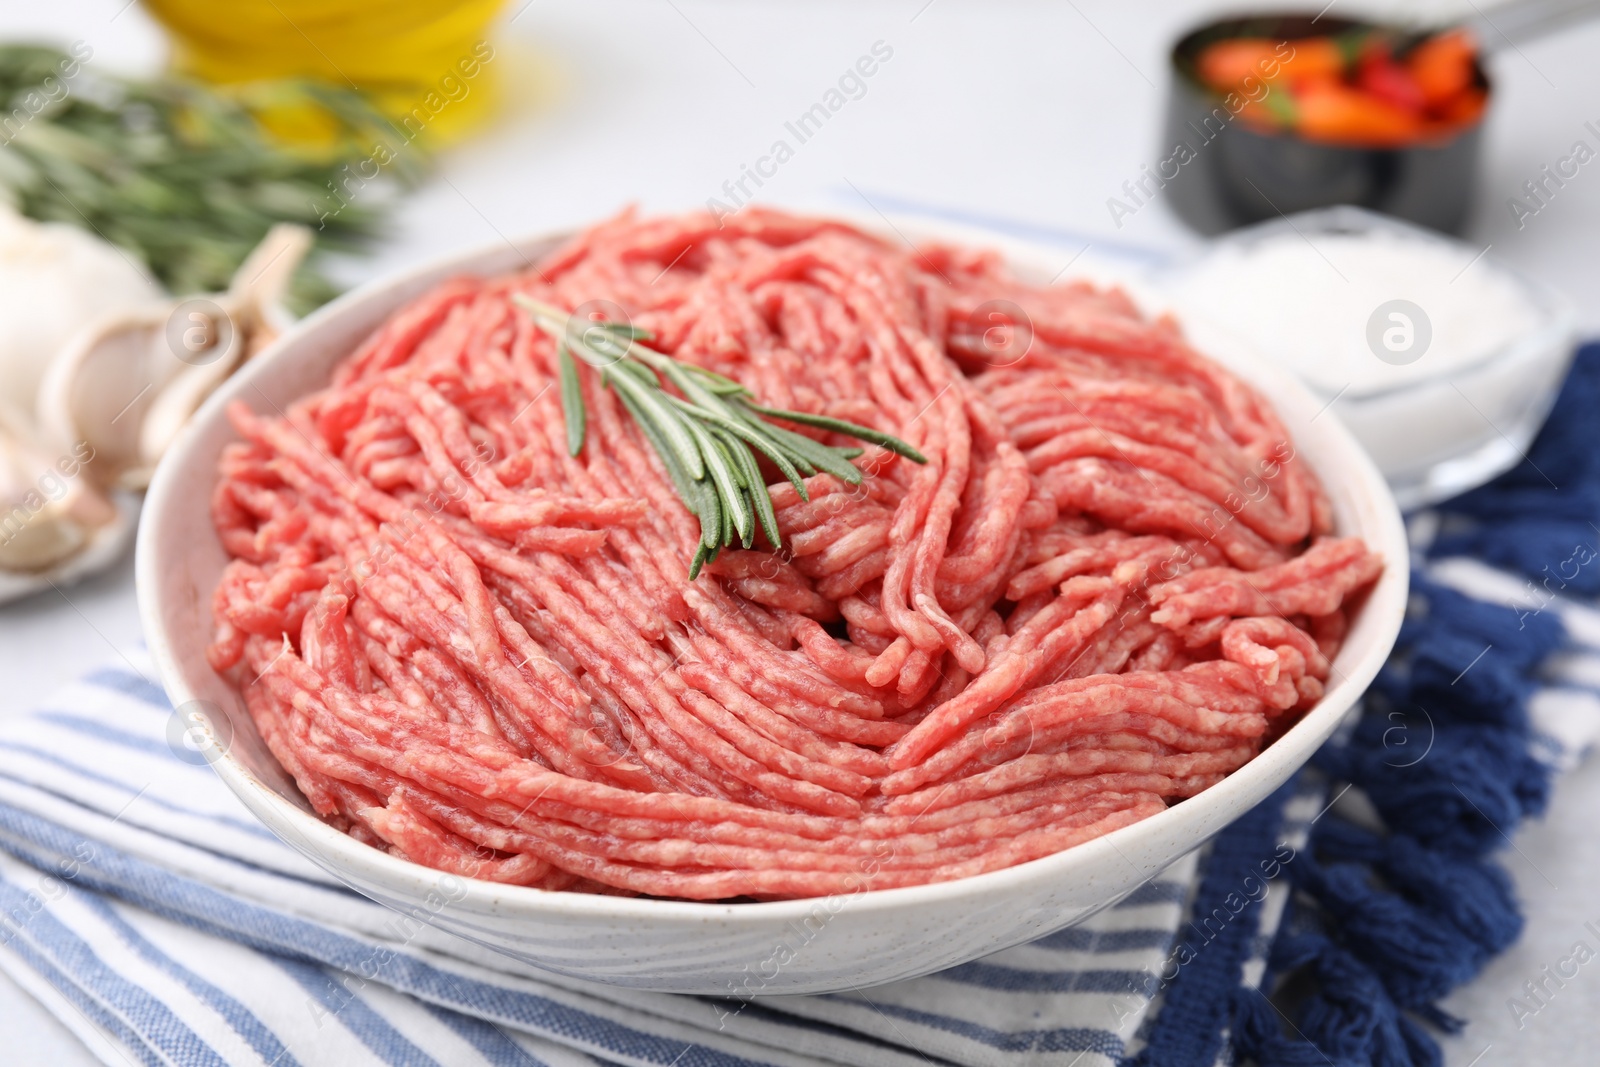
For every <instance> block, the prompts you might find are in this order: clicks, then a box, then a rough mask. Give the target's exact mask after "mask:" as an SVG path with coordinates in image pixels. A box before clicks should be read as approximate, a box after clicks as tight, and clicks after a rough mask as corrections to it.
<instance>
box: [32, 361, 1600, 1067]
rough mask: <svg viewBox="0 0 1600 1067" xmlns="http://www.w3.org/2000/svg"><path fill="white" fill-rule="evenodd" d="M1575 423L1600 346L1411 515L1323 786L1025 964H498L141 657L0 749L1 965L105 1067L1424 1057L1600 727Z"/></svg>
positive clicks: (1515, 918) (1319, 781) (1584, 444)
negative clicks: (322, 851) (1406, 571)
mask: <svg viewBox="0 0 1600 1067" xmlns="http://www.w3.org/2000/svg"><path fill="white" fill-rule="evenodd" d="M1597 406H1600V345H1597V346H1590V347H1589V348H1587V349H1585V350H1584V351H1583V352H1582V353H1580V355H1579V357H1578V360H1577V363H1576V365H1575V368H1574V370H1573V373H1572V376H1571V379H1570V380H1569V381H1568V383H1567V386H1566V389H1565V391H1564V393H1563V394H1562V397H1561V399H1560V401H1559V402H1558V404H1557V406H1556V409H1555V412H1554V414H1553V415H1552V417H1551V420H1550V424H1549V426H1548V427H1547V428H1546V430H1545V432H1544V433H1543V435H1542V436H1541V437H1540V439H1539V441H1538V442H1537V443H1536V445H1535V446H1534V448H1533V450H1532V452H1531V454H1530V456H1529V458H1528V461H1527V462H1526V463H1525V464H1523V466H1521V467H1519V468H1518V469H1517V470H1515V471H1512V472H1511V473H1509V474H1507V475H1506V476H1505V477H1503V478H1501V479H1499V480H1497V481H1496V482H1495V483H1493V484H1492V485H1490V486H1487V487H1485V488H1483V489H1479V490H1477V491H1475V492H1473V493H1470V494H1468V495H1466V496H1464V497H1462V498H1460V499H1458V500H1456V501H1452V502H1451V503H1450V504H1449V505H1447V506H1445V507H1442V508H1439V509H1437V510H1436V511H1434V512H1430V513H1427V514H1424V515H1420V516H1416V517H1414V518H1413V526H1412V529H1413V541H1414V544H1415V545H1419V546H1425V547H1422V548H1419V549H1418V550H1417V554H1416V559H1415V561H1414V564H1415V568H1416V573H1415V576H1414V581H1413V590H1414V596H1413V603H1412V605H1411V611H1410V617H1409V620H1408V622H1407V624H1406V626H1405V628H1404V630H1403V632H1402V634H1401V639H1400V642H1399V645H1398V647H1397V648H1396V651H1395V654H1394V656H1393V657H1391V659H1390V661H1389V663H1388V664H1387V666H1386V667H1385V668H1384V670H1383V672H1382V673H1381V674H1380V676H1379V678H1378V680H1377V682H1376V683H1375V684H1374V686H1373V688H1372V690H1371V692H1370V693H1369V694H1368V697H1367V698H1366V701H1365V707H1364V711H1363V714H1362V716H1361V717H1360V719H1359V720H1357V721H1356V722H1354V723H1352V724H1351V725H1350V727H1349V728H1348V729H1347V730H1345V731H1344V732H1343V733H1342V734H1341V735H1340V736H1339V737H1338V738H1336V739H1335V741H1334V742H1332V743H1330V744H1329V745H1328V746H1326V747H1325V748H1324V749H1323V750H1322V751H1321V752H1319V753H1318V755H1317V756H1316V758H1315V759H1314V761H1313V766H1311V767H1309V768H1307V769H1306V770H1304V771H1303V772H1302V773H1301V774H1299V775H1297V776H1296V778H1295V779H1293V780H1292V781H1290V782H1289V783H1287V784H1286V785H1285V786H1284V787H1283V788H1282V789H1280V790H1279V791H1278V792H1277V793H1276V794H1274V796H1272V797H1271V798H1269V799H1268V800H1267V801H1266V802H1264V803H1263V804H1261V805H1260V806H1258V807H1257V808H1256V809H1255V810H1253V811H1251V812H1249V813H1247V814H1246V815H1245V816H1244V817H1243V818H1241V819H1239V820H1238V821H1237V822H1236V823H1234V824H1233V825H1232V826H1231V827H1229V828H1228V829H1227V830H1225V831H1224V832H1223V833H1222V834H1221V835H1219V836H1218V838H1217V839H1216V841H1215V842H1213V844H1212V845H1211V846H1210V847H1209V848H1208V849H1207V850H1206V851H1205V852H1204V853H1203V854H1202V855H1191V856H1188V857H1185V858H1184V859H1182V860H1180V861H1179V862H1178V863H1176V864H1175V865H1174V866H1173V867H1172V868H1169V869H1168V870H1167V871H1165V872H1163V873H1162V874H1161V875H1160V876H1158V877H1157V878H1156V879H1153V880H1152V881H1150V882H1148V883H1146V884H1145V885H1144V886H1142V887H1140V888H1139V889H1138V890H1136V891H1135V892H1134V893H1133V894H1132V895H1131V896H1130V897H1129V898H1127V899H1126V900H1124V901H1123V902H1122V903H1121V904H1119V905H1117V906H1116V907H1114V908H1111V909H1108V910H1106V911H1104V912H1102V913H1101V914H1099V915H1097V916H1094V917H1092V918H1091V919H1090V920H1089V921H1088V922H1086V923H1084V924H1083V925H1080V926H1078V927H1074V928H1073V929H1070V930H1065V931H1062V932H1060V933H1058V934H1054V935H1051V936H1050V937H1046V938H1042V939H1041V940H1039V941H1037V942H1035V943H1033V944H1031V945H1024V946H1020V947H1018V948H1014V949H1008V950H1006V951H1005V952H1003V953H998V954H996V955H995V956H992V957H990V958H988V959H985V960H979V961H975V962H973V963H969V964H965V965H962V966H960V967H956V968H953V969H951V970H950V971H946V972H943V973H941V974H937V975H932V976H929V977H927V978H922V979H917V980H914V981H910V982H902V983H896V984H894V985H891V986H884V987H879V988H876V989H872V990H866V991H857V992H856V993H853V994H849V995H842V996H827V997H784V998H762V999H758V1000H755V1001H751V1002H748V1003H740V1002H739V1001H735V1000H707V999H700V998H693V997H680V996H673V995H668V994H651V993H637V992H629V991H624V990H617V989H611V988H607V987H602V986H595V985H593V984H590V983H584V982H577V981H572V980H567V979H559V978H553V977H551V976H547V975H541V974H539V973H538V972H533V971H529V970H527V969H524V968H518V967H516V966H514V965H512V964H510V963H509V962H508V961H506V960H504V959H502V958H499V957H496V956H495V955H494V954H492V953H489V952H487V951H485V950H483V949H480V948H477V947H475V946H471V945H468V944H466V943H465V942H461V941H459V940H457V939H454V938H451V937H449V936H448V935H445V934H442V933H441V932H439V931H436V930H434V929H432V928H431V927H428V926H427V925H426V924H425V923H423V922H420V921H418V920H417V919H416V918H413V917H408V916H402V915H398V914H396V913H393V912H390V911H388V910H387V909H385V908H383V907H382V906H380V905H377V904H374V903H372V902H371V901H368V900H366V899H365V898H362V897H360V896H358V895H356V894H354V893H351V892H350V891H348V890H346V889H344V888H343V887H342V886H339V885H338V884H337V883H334V882H332V881H331V880H329V879H328V878H327V877H326V876H325V875H323V874H322V873H321V872H319V871H317V870H315V869H313V868H311V867H310V866H309V864H307V863H306V862H305V861H304V860H303V859H301V858H300V857H299V856H298V855H297V854H295V853H293V852H292V851H291V850H289V849H288V848H287V847H286V846H284V845H283V844H282V843H281V842H279V841H277V840H276V839H275V838H273V837H272V835H271V834H270V833H268V832H267V831H266V830H264V829H263V828H262V827H260V826H259V824H257V823H256V822H255V821H254V820H253V819H252V818H250V817H249V815H248V814H247V813H245V812H244V811H243V809H242V807H240V805H239V804H238V802H237V801H235V800H234V798H233V797H232V796H231V795H230V794H229V793H228V792H227V791H226V790H225V789H224V788H223V787H222V786H221V783H220V782H219V781H218V780H217V779H216V778H215V776H214V775H212V774H211V773H210V770H209V768H207V767H206V766H204V764H203V761H200V760H196V759H185V758H184V753H183V751H182V749H181V746H179V745H175V743H174V741H173V738H174V736H177V735H176V734H174V732H173V731H172V729H171V727H172V726H173V724H174V723H175V722H177V720H176V719H175V717H174V716H172V714H171V711H170V709H169V708H168V707H167V705H166V701H165V699H164V697H163V696H162V695H161V693H160V690H159V688H157V687H156V686H154V684H153V683H151V682H150V681H148V679H147V678H145V677H142V676H141V675H142V673H147V672H148V664H146V663H144V662H143V660H142V658H141V657H139V656H132V657H130V658H129V660H127V661H125V662H122V663H117V664H114V665H112V666H111V667H110V668H107V669H104V670H101V671H98V672H95V673H94V674H92V675H90V676H89V677H87V678H86V679H85V680H84V681H83V682H82V683H80V684H79V685H77V686H74V687H73V688H72V689H70V690H68V691H67V692H66V693H64V694H62V696H61V698H60V699H59V700H58V701H57V702H55V703H53V704H52V705H51V706H49V707H46V708H44V709H41V710H40V711H39V712H37V713H35V714H33V715H30V716H24V717H21V718H20V719H17V720H14V721H8V722H7V723H5V724H4V726H3V727H0V968H3V969H4V970H5V971H6V972H7V973H8V974H9V975H11V977H12V978H14V979H15V980H16V981H17V982H19V983H20V984H21V985H23V987H24V988H26V989H28V990H29V991H30V992H31V993H33V994H34V995H35V996H37V997H38V998H39V999H40V1000H41V1002H43V1003H44V1004H45V1005H46V1007H48V1008H49V1009H50V1010H51V1011H52V1012H53V1013H54V1014H55V1015H56V1016H57V1017H58V1018H60V1019H61V1020H62V1022H63V1023H64V1024H65V1025H66V1026H67V1027H68V1028H69V1029H71V1030H72V1031H73V1032H74V1033H76V1034H77V1035H78V1036H80V1037H81V1038H82V1039H83V1040H84V1041H85V1042H86V1043H87V1044H88V1046H89V1047H90V1048H91V1050H93V1051H94V1052H95V1053H96V1054H97V1055H99V1056H100V1057H101V1058H102V1059H103V1060H105V1061H106V1062H107V1063H109V1064H113V1065H116V1067H120V1065H123V1064H129V1063H133V1064H139V1063H144V1064H153V1065H159V1064H177V1065H180V1067H188V1065H190V1064H208V1065H218V1067H233V1065H254V1067H293V1065H295V1064H323V1063H327V1064H338V1065H340V1067H366V1065H380V1064H382V1065H386V1064H406V1065H412V1064H415V1065H433V1064H448V1065H450V1067H456V1065H478V1064H485V1065H489V1064H493V1065H500V1064H513V1065H516V1064H558V1065H568V1064H583V1065H595V1064H610V1063H626V1064H637V1065H655V1067H707V1065H719V1067H720V1065H727V1067H747V1065H749V1067H760V1065H782V1067H826V1065H830V1064H833V1065H838V1064H861V1065H872V1067H877V1065H880V1064H881V1065H891V1067H892V1065H897V1064H903V1065H906V1067H939V1065H949V1064H959V1065H962V1067H1035V1065H1051V1067H1112V1065H1114V1064H1118V1063H1133V1064H1138V1065H1148V1067H1190V1065H1192V1067H1212V1065H1214V1064H1229V1063H1242V1062H1255V1063H1259V1064H1262V1065H1264V1067H1278V1065H1289V1064H1295V1065H1301V1064H1337V1065H1338V1067H1345V1065H1354V1064H1368V1063H1371V1064H1378V1065H1381V1067H1402V1065H1421V1064H1437V1063H1439V1062H1440V1054H1439V1049H1438V1046H1437V1045H1436V1043H1435V1041H1434V1038H1433V1036H1431V1035H1432V1034H1433V1033H1436V1032H1438V1031H1449V1030H1452V1029H1455V1028H1457V1027H1459V1026H1460V1025H1462V1024H1461V1022H1460V1021H1459V1020H1456V1019H1453V1018H1451V1017H1449V1016H1448V1015H1447V1014H1445V1013H1444V1012H1443V1011H1442V1010H1441V1009H1439V1008H1438V1007H1437V1005H1438V1003H1439V1002H1440V1000H1441V998H1443V997H1444V996H1445V994H1447V993H1448V992H1449V991H1450V990H1451V989H1453V988H1455V987H1456V986H1458V985H1460V984H1461V983H1463V982H1465V981H1468V980H1469V979H1471V978H1472V977H1473V976H1474V975H1475V974H1476V973H1478V971H1479V970H1480V969H1481V968H1482V967H1483V965H1484V963H1485V962H1486V961H1487V960H1488V959H1490V958H1491V957H1492V956H1493V955H1495V954H1496V953H1498V952H1500V951H1502V950H1503V949H1504V948H1505V947H1506V946H1508V945H1509V944H1511V943H1512V942H1513V941H1514V940H1515V939H1516V938H1517V936H1518V934H1519V932H1520V929H1521V922H1522V920H1521V917H1520V914H1519V912H1518V909H1517V904H1516V901H1515V900H1514V898H1513V895H1512V892H1511V885H1510V882H1509V880H1508V878H1507V876H1506V874H1505V872H1504V871H1503V870H1502V869H1501V868H1500V866H1499V865H1498V862H1497V859H1496V854H1497V853H1498V852H1499V851H1500V850H1501V849H1503V848H1504V847H1505V844H1506V842H1507V841H1508V840H1509V835H1510V834H1512V833H1514V832H1515V829H1516V827H1517V825H1518V824H1519V823H1520V822H1521V821H1522V820H1523V819H1525V818H1528V817H1530V816H1533V815H1537V814H1538V813H1539V812H1540V811H1541V810H1542V809H1543V807H1544V805H1545V803H1546V802H1547V799H1548V797H1549V790H1550V781H1551V778H1552V776H1553V775H1554V774H1555V773H1557V772H1558V771H1560V770H1561V769H1562V768H1563V767H1565V766H1568V765H1570V764H1571V763H1572V762H1574V761H1575V760H1576V759H1577V758H1578V757H1579V755H1580V754H1581V753H1582V752H1583V751H1584V750H1585V749H1586V748H1587V747H1588V745H1589V744H1590V743H1591V741H1592V740H1593V738H1594V737H1595V736H1596V734H1597V733H1600V698H1597V696H1596V694H1597V693H1600V684H1597V683H1600V613H1597V612H1595V611H1593V610H1591V609H1589V608H1587V607H1585V606H1583V605H1582V603H1581V601H1580V599H1579V598H1588V597H1593V596H1595V595H1596V594H1597V593H1600V528H1597V527H1596V526H1592V525H1590V524H1591V522H1597V523H1600V451H1597V450H1594V449H1591V448H1590V446H1589V442H1588V441H1587V440H1586V438H1587V437H1588V435H1589V422H1588V419H1589V415H1590V413H1591V412H1592V411H1594V410H1595V409H1596V407H1597ZM1557 486H1559V489H1557V488H1556V487H1557ZM178 725H179V726H180V728H181V725H182V724H181V723H179V724H178ZM178 733H179V734H181V729H180V730H179V732H178ZM190 755H193V754H190Z"/></svg>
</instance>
